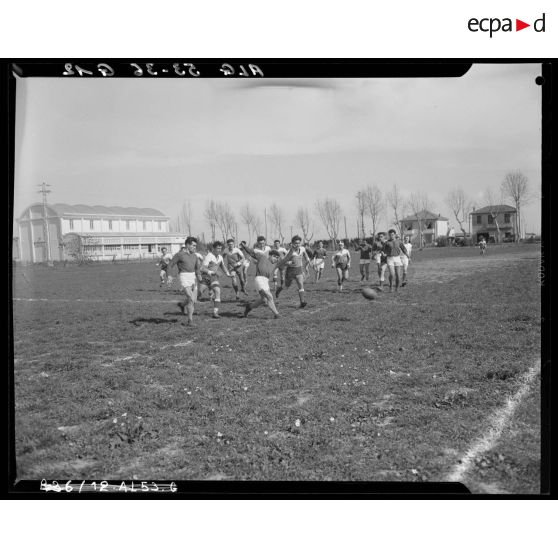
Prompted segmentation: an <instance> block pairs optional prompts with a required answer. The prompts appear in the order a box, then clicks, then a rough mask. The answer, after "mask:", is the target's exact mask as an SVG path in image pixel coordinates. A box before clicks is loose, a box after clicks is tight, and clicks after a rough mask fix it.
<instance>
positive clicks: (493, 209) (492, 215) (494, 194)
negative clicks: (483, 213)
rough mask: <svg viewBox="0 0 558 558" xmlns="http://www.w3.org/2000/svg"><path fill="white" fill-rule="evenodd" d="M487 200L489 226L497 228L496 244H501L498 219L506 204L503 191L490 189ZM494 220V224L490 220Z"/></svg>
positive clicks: (487, 192) (486, 194)
mask: <svg viewBox="0 0 558 558" xmlns="http://www.w3.org/2000/svg"><path fill="white" fill-rule="evenodd" d="M485 200H486V203H487V204H488V218H489V219H488V224H489V225H491V224H494V225H495V226H496V242H500V223H498V217H500V215H501V214H502V206H503V204H504V192H503V189H502V188H500V189H492V188H491V189H489V190H487V191H486V193H485ZM491 219H492V223H491V222H490V220H491Z"/></svg>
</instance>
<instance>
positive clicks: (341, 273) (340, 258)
mask: <svg viewBox="0 0 558 558" xmlns="http://www.w3.org/2000/svg"><path fill="white" fill-rule="evenodd" d="M331 267H334V268H335V271H336V272H337V285H338V288H339V292H341V291H342V290H343V283H344V282H345V281H346V280H347V279H349V269H350V267H351V253H350V252H349V251H348V250H347V249H346V248H345V243H344V242H343V241H342V240H340V241H339V250H337V252H335V253H334V254H333V256H331Z"/></svg>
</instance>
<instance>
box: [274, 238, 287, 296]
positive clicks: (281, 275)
mask: <svg viewBox="0 0 558 558" xmlns="http://www.w3.org/2000/svg"><path fill="white" fill-rule="evenodd" d="M272 250H275V251H276V252H278V253H279V257H280V258H284V257H285V255H286V253H287V249H286V248H283V246H281V241H280V240H274V241H273V248H272ZM277 283H279V288H281V289H282V288H283V285H284V284H285V266H282V267H277V268H276V270H275V273H274V274H273V287H274V288H273V291H274V292H277Z"/></svg>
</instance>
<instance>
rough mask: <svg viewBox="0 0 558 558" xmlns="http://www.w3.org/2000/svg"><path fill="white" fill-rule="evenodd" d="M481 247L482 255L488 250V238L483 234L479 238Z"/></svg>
mask: <svg viewBox="0 0 558 558" xmlns="http://www.w3.org/2000/svg"><path fill="white" fill-rule="evenodd" d="M479 248H480V253H481V256H484V252H485V250H486V240H485V238H484V236H481V239H480V240H479Z"/></svg>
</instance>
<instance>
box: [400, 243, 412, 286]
mask: <svg viewBox="0 0 558 558" xmlns="http://www.w3.org/2000/svg"><path fill="white" fill-rule="evenodd" d="M403 244H404V246H405V248H406V249H407V254H406V255H405V254H401V263H402V264H403V281H402V282H401V286H402V287H404V286H405V285H406V284H407V268H408V267H409V262H410V261H411V251H412V250H413V245H412V244H411V238H410V237H409V236H404V237H403Z"/></svg>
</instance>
